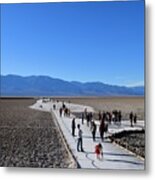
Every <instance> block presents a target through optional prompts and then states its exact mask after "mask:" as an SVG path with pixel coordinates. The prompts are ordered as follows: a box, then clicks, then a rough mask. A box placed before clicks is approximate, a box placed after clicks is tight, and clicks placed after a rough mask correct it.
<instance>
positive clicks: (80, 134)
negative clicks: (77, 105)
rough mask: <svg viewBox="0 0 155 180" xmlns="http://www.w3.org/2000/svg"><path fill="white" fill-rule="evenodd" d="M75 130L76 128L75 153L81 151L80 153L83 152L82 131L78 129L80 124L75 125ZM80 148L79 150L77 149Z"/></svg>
mask: <svg viewBox="0 0 155 180" xmlns="http://www.w3.org/2000/svg"><path fill="white" fill-rule="evenodd" d="M77 128H78V141H77V151H78V152H79V151H81V152H84V150H83V139H82V134H83V132H82V130H81V128H80V124H78V125H77ZM79 148H80V149H79Z"/></svg>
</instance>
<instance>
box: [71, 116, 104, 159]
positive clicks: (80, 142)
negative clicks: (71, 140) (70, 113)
mask: <svg viewBox="0 0 155 180" xmlns="http://www.w3.org/2000/svg"><path fill="white" fill-rule="evenodd" d="M92 126H93V130H92V134H93V140H95V131H96V127H97V126H96V124H95V122H94V121H93V123H92ZM75 128H76V123H75V118H73V120H72V135H73V136H75ZM77 129H78V132H77V151H78V152H80V151H81V152H84V149H83V138H82V135H83V131H82V130H81V127H80V124H78V125H77ZM94 152H95V154H96V157H97V159H103V147H102V144H101V143H99V144H97V145H96V146H95V151H94Z"/></svg>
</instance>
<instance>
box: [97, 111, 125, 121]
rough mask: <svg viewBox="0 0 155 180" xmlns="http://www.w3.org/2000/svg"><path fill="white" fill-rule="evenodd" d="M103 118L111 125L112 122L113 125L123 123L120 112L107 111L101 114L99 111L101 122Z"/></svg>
mask: <svg viewBox="0 0 155 180" xmlns="http://www.w3.org/2000/svg"><path fill="white" fill-rule="evenodd" d="M102 118H104V119H105V121H107V122H108V123H109V124H111V122H113V123H117V122H119V123H120V124H121V121H122V112H121V111H120V110H119V111H118V110H113V111H112V112H110V111H107V112H104V111H103V113H101V111H99V113H98V119H99V120H101V119H102Z"/></svg>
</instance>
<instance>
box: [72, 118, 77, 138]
mask: <svg viewBox="0 0 155 180" xmlns="http://www.w3.org/2000/svg"><path fill="white" fill-rule="evenodd" d="M75 128H76V124H75V118H73V120H72V136H75Z"/></svg>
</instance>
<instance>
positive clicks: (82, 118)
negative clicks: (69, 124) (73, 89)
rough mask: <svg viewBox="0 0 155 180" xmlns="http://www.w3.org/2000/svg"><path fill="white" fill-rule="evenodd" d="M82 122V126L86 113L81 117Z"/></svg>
mask: <svg viewBox="0 0 155 180" xmlns="http://www.w3.org/2000/svg"><path fill="white" fill-rule="evenodd" d="M81 121H82V124H84V113H82V115H81Z"/></svg>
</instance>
